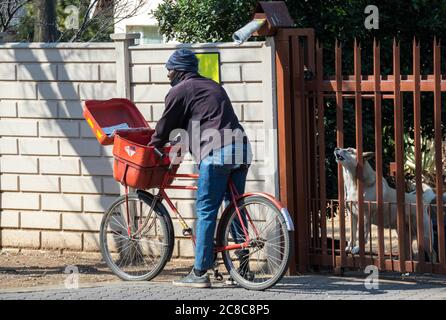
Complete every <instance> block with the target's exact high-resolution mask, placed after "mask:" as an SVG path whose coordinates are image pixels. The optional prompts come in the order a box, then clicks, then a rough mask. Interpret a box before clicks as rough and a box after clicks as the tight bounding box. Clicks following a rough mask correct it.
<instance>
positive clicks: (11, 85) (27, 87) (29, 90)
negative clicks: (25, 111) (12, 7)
mask: <svg viewBox="0 0 446 320" xmlns="http://www.w3.org/2000/svg"><path fill="white" fill-rule="evenodd" d="M36 92H37V91H36V84H35V83H31V82H2V90H1V91H0V99H36V95H37V93H36Z"/></svg>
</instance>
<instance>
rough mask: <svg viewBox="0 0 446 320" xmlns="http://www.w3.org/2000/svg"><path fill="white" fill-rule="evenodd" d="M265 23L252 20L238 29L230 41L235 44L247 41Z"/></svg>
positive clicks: (260, 20)
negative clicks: (232, 40)
mask: <svg viewBox="0 0 446 320" xmlns="http://www.w3.org/2000/svg"><path fill="white" fill-rule="evenodd" d="M265 22H266V19H254V20H252V21H251V22H249V23H248V24H246V25H245V26H244V27H242V28H240V29H238V30H237V31H236V32H234V33H233V34H232V39H234V41H235V42H236V43H237V44H242V43H243V42H245V41H246V40H248V39H249V38H250V37H251V35H252V34H253V33H254V32H256V31H258V30H259V29H260V28H261V27H262V26H263V25H264V24H265Z"/></svg>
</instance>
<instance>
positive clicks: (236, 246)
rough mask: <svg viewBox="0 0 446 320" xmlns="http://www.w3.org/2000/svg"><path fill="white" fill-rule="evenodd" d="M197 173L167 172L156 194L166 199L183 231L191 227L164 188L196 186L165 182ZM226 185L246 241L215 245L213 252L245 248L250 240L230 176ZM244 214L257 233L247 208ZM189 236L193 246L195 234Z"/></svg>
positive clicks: (191, 187)
mask: <svg viewBox="0 0 446 320" xmlns="http://www.w3.org/2000/svg"><path fill="white" fill-rule="evenodd" d="M198 177H199V175H198V174H173V175H171V174H170V173H167V174H166V176H165V177H164V181H163V183H162V185H161V187H160V188H159V192H158V195H159V196H160V197H161V198H162V199H164V200H166V202H167V204H168V206H169V207H170V209H172V211H173V212H174V214H175V216H176V217H177V218H178V220H179V221H180V224H181V226H182V227H183V232H184V231H191V228H190V227H189V226H188V224H187V223H186V221H185V220H184V219H183V217H182V216H181V214H180V212H179V211H178V209H177V208H176V206H175V205H174V204H173V203H172V201H171V200H170V198H169V196H168V195H167V193H166V191H165V190H166V189H177V190H197V189H198V187H197V186H190V185H167V184H166V182H167V181H169V179H171V178H174V179H175V178H189V179H194V180H196V179H198ZM228 187H229V190H230V192H231V202H232V204H233V205H234V208H236V210H237V216H238V219H239V221H240V224H241V226H242V231H243V234H244V236H245V239H246V241H245V242H243V243H238V244H233V245H229V246H221V247H216V248H214V251H215V252H222V251H227V250H237V249H242V248H246V247H248V246H249V243H250V241H251V239H250V237H249V234H248V231H247V229H246V226H245V224H244V223H243V219H242V217H241V213H240V210H239V208H238V207H237V205H236V204H237V200H238V199H240V198H241V196H242V195H241V194H239V193H238V191H237V189H236V187H235V185H234V182H233V181H232V180H231V178H230V177H229V181H228ZM245 213H246V216H247V218H248V221H249V222H250V223H251V225H252V227H253V229H254V232H255V234H256V235H258V232H257V230H256V228H255V225H254V224H253V223H252V220H251V217H250V215H249V213H248V211H247V210H245ZM189 236H191V239H192V241H193V243H194V246H195V235H193V234H192V232H191V233H190V234H189Z"/></svg>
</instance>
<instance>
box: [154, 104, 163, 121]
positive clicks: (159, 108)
mask: <svg viewBox="0 0 446 320" xmlns="http://www.w3.org/2000/svg"><path fill="white" fill-rule="evenodd" d="M164 109H165V106H164V104H153V105H152V115H153V118H152V120H153V121H158V120H159V119H161V116H162V115H163V112H164Z"/></svg>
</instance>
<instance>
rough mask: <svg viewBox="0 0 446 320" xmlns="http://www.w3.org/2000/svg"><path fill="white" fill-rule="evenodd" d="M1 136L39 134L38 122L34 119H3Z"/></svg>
mask: <svg viewBox="0 0 446 320" xmlns="http://www.w3.org/2000/svg"><path fill="white" fill-rule="evenodd" d="M0 122H1V125H0V136H21V137H24V136H31V137H35V136H37V122H36V121H34V120H28V119H27V120H19V119H17V120H16V119H14V120H12V119H1V120H0Z"/></svg>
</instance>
